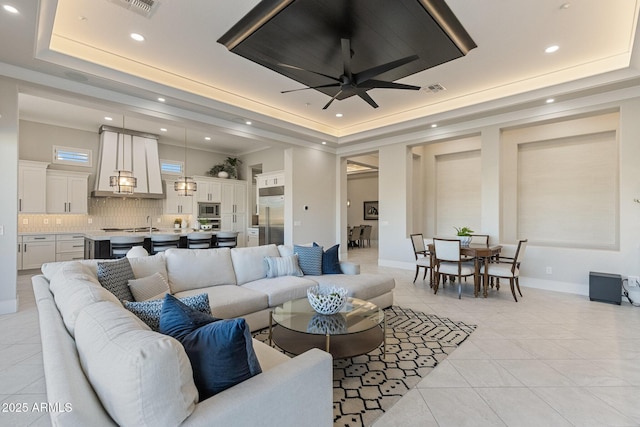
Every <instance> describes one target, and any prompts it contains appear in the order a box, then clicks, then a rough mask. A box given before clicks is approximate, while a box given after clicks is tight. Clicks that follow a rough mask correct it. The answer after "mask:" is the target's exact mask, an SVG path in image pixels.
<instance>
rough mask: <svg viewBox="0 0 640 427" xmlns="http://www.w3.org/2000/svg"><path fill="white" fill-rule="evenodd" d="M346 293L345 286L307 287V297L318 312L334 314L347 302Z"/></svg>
mask: <svg viewBox="0 0 640 427" xmlns="http://www.w3.org/2000/svg"><path fill="white" fill-rule="evenodd" d="M347 293H348V291H347V290H346V289H345V288H338V287H335V286H320V285H315V286H312V287H310V288H309V289H307V298H308V299H309V304H311V307H312V308H313V309H314V310H315V311H317V312H318V313H320V314H335V313H337V312H339V311H340V309H341V308H342V307H343V306H344V303H345V302H347Z"/></svg>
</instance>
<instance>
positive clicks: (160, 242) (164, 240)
mask: <svg viewBox="0 0 640 427" xmlns="http://www.w3.org/2000/svg"><path fill="white" fill-rule="evenodd" d="M179 242H180V235H179V234H153V233H152V234H151V253H152V254H157V253H158V252H164V251H166V250H167V249H171V248H177V247H178V243H179Z"/></svg>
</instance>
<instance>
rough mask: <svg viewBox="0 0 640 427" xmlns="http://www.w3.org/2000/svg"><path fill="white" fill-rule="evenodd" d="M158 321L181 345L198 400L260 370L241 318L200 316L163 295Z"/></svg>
mask: <svg viewBox="0 0 640 427" xmlns="http://www.w3.org/2000/svg"><path fill="white" fill-rule="evenodd" d="M160 324H161V328H160V332H161V333H163V334H167V335H170V336H172V337H174V338H175V339H177V340H178V341H180V343H181V344H182V346H183V347H184V350H185V352H186V353H187V356H188V357H189V361H190V362H191V367H192V369H193V380H194V382H195V384H196V387H197V389H198V393H199V395H200V401H201V402H202V401H203V400H205V399H207V398H209V397H211V396H213V395H214V394H216V393H219V392H221V391H223V390H226V389H228V388H229V387H233V386H234V385H236V384H238V383H240V382H242V381H244V380H247V379H249V378H251V377H252V376H254V375H257V374H259V373H261V372H262V369H261V367H260V363H259V362H258V358H257V357H256V353H255V351H254V349H253V340H252V339H251V333H250V332H249V325H248V324H247V322H246V321H245V319H242V318H240V319H227V320H220V319H215V318H213V317H210V316H204V315H203V314H202V313H198V312H197V311H195V310H193V309H191V308H189V307H187V306H185V305H184V304H181V303H180V301H178V300H176V299H175V298H174V297H173V296H171V295H167V296H166V297H165V299H164V308H163V309H162V315H161V319H160Z"/></svg>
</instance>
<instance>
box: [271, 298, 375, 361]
mask: <svg viewBox="0 0 640 427" xmlns="http://www.w3.org/2000/svg"><path fill="white" fill-rule="evenodd" d="M386 335H387V324H386V320H385V316H384V311H383V310H382V309H380V308H379V307H378V306H377V305H375V304H373V303H371V302H368V301H364V300H361V299H357V298H348V299H347V302H346V303H345V305H344V307H343V308H342V310H340V312H338V313H336V314H331V315H324V314H320V313H317V312H316V311H315V310H314V309H313V308H312V307H311V305H310V304H309V301H308V300H307V299H306V298H301V299H297V300H293V301H287V302H285V303H284V304H282V305H281V306H278V307H276V308H275V309H274V310H273V311H272V312H271V317H270V319H269V344H271V343H272V342H274V343H275V344H276V345H277V346H278V347H280V348H281V349H283V350H284V351H286V352H289V353H292V354H296V355H297V354H301V353H304V352H305V351H307V350H309V349H311V348H319V349H322V350H325V351H326V352H328V353H331V355H332V356H333V358H334V359H345V358H348V357H354V356H359V355H361V354H365V353H368V352H370V351H372V350H374V349H375V348H378V347H379V346H380V344H382V354H383V357H384V354H385V352H386Z"/></svg>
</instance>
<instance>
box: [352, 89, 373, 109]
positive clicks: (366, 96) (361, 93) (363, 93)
mask: <svg viewBox="0 0 640 427" xmlns="http://www.w3.org/2000/svg"><path fill="white" fill-rule="evenodd" d="M356 94H357V95H358V96H359V97H360V98H362V99H364V100H365V101H367V104H369V105H371V106H372V107H373V108H378V104H376V101H374V100H373V98H371V97H370V96H369V94H368V93H367V91H366V90H364V89H360V88H357V89H356Z"/></svg>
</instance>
